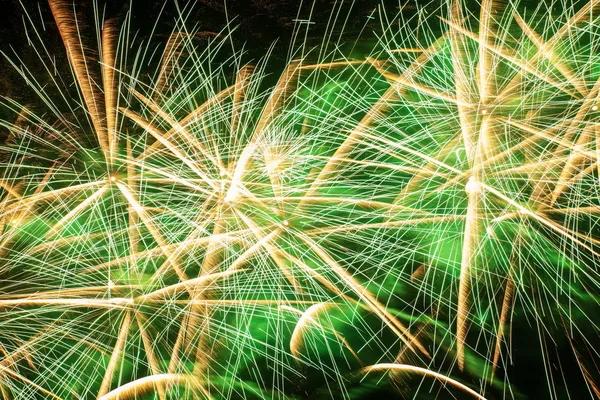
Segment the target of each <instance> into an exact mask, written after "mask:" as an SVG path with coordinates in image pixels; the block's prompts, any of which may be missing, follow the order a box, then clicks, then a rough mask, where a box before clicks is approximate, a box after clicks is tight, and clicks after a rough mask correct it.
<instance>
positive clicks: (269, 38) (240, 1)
mask: <svg viewBox="0 0 600 400" xmlns="http://www.w3.org/2000/svg"><path fill="white" fill-rule="evenodd" d="M411 1H412V0H411ZM98 3H99V4H100V6H101V8H102V7H104V6H105V7H106V16H107V17H116V18H117V19H121V20H122V19H123V17H124V15H125V13H126V11H127V10H128V9H129V8H130V1H129V0H98ZM195 3H196V4H195V5H194V6H193V8H192V9H193V11H192V13H191V15H190V16H189V17H188V22H190V23H192V22H193V24H197V27H198V29H199V30H200V31H210V32H219V31H221V30H223V29H224V28H225V27H226V26H227V23H228V20H229V21H232V22H231V23H230V26H231V27H235V31H234V33H233V35H232V37H233V41H234V44H235V46H236V47H237V48H238V49H240V48H242V46H243V47H244V48H245V49H246V50H247V52H248V56H249V57H250V58H251V59H257V58H260V56H261V55H263V54H264V53H265V52H266V51H267V50H268V49H269V47H271V45H272V44H273V43H274V42H276V43H277V45H276V47H275V51H274V53H273V56H274V57H273V58H274V59H275V60H277V59H280V60H284V59H285V58H286V57H287V53H288V52H287V50H288V48H289V45H290V42H291V37H292V33H293V30H294V25H295V22H294V20H296V19H297V18H300V19H307V18H308V17H309V15H310V13H311V9H312V18H311V20H312V21H315V24H313V25H312V26H311V29H310V33H309V38H308V42H309V43H310V45H311V46H312V45H317V44H318V43H319V41H320V40H321V39H322V32H323V30H324V29H325V27H326V24H327V22H328V20H329V17H330V15H331V14H332V12H333V11H337V10H338V8H336V6H335V3H336V2H335V1H333V0H314V1H313V0H304V1H300V0H227V1H226V2H225V1H224V0H197V1H196V2H195ZM338 3H339V2H338ZM403 3H405V2H403ZM75 4H76V5H77V10H78V12H79V13H80V15H79V18H80V20H81V21H87V23H88V26H87V27H86V28H84V32H85V33H88V35H89V34H92V35H93V32H94V29H93V27H92V26H90V24H91V23H92V22H91V21H93V18H94V16H93V7H92V5H93V0H76V1H75ZM179 4H180V6H183V5H185V4H187V2H186V1H185V0H179ZM225 4H226V6H225ZM381 4H384V6H383V7H384V9H385V10H386V12H387V13H391V14H395V13H397V12H398V7H399V3H398V1H397V0H391V1H384V2H381V1H380V0H358V1H355V2H354V4H351V2H349V1H346V2H345V3H344V5H343V6H342V9H341V10H342V11H341V13H340V14H341V15H344V16H345V15H349V17H348V19H347V21H348V22H347V25H346V28H345V30H344V33H343V37H344V38H345V39H346V40H351V41H355V40H356V37H357V36H358V34H359V33H361V32H362V35H363V37H364V36H370V35H371V36H372V32H373V31H374V30H377V29H378V27H379V18H374V19H369V18H368V17H369V15H371V14H373V12H374V10H377V8H378V6H380V5H381ZM313 5H314V7H313ZM406 8H407V9H414V6H411V5H409V6H408V7H406ZM161 10H162V11H161ZM0 11H1V13H0V14H1V15H0V21H1V22H0V50H1V51H3V52H4V53H6V54H8V55H9V56H10V58H11V59H15V58H16V56H18V57H19V58H21V59H22V61H24V63H25V64H26V65H27V66H28V67H31V68H41V66H40V65H38V64H39V60H38V59H37V56H36V54H35V49H34V47H32V46H29V45H28V39H27V36H28V35H29V36H32V35H34V33H33V32H32V30H31V28H30V27H28V29H27V30H26V29H25V25H24V21H23V20H24V19H25V20H27V19H28V18H30V19H31V20H32V21H33V23H34V24H35V25H36V26H37V27H38V29H40V31H41V32H40V33H41V34H42V35H43V39H44V43H45V44H46V45H47V47H48V49H49V51H50V52H51V53H53V55H55V56H56V57H57V58H60V57H64V47H62V43H61V42H60V36H59V35H58V32H57V30H56V26H55V24H54V20H53V18H52V15H51V13H50V9H49V6H48V4H47V2H46V1H44V0H41V1H37V0H0ZM131 11H132V16H133V18H132V27H133V31H136V30H139V35H140V36H143V35H148V34H149V32H150V31H151V30H152V28H153V26H154V24H155V22H156V21H157V18H158V17H159V16H160V19H158V21H159V23H158V25H157V30H156V32H155V35H154V38H155V39H157V40H161V38H162V39H163V40H164V41H166V39H167V37H168V34H169V33H170V32H171V31H172V29H173V26H174V24H173V21H174V19H175V18H176V17H177V7H176V6H175V2H174V0H133V2H132V5H131ZM375 13H377V11H375ZM42 21H43V24H42ZM28 25H29V24H28ZM365 27H366V29H363V28H365ZM44 28H45V31H44ZM338 34H339V32H338ZM91 39H92V40H87V41H86V43H88V45H93V44H94V40H93V38H91ZM36 46H37V47H39V44H38V42H36ZM15 53H16V54H15ZM65 61H66V58H65ZM0 72H1V73H2V79H1V80H0V95H3V96H8V97H12V98H17V99H18V100H20V101H24V102H30V101H34V100H33V99H32V95H31V94H30V93H27V92H26V91H25V92H24V91H23V90H21V88H22V78H21V77H20V76H19V75H18V74H17V73H16V71H14V69H13V67H12V66H11V65H10V64H9V63H8V62H7V61H6V59H5V58H4V57H0Z"/></svg>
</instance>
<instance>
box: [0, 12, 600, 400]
mask: <svg viewBox="0 0 600 400" xmlns="http://www.w3.org/2000/svg"><path fill="white" fill-rule="evenodd" d="M49 3H50V8H51V11H52V15H53V17H54V20H55V22H56V27H57V29H58V32H59V34H60V37H61V38H62V41H63V43H64V47H65V51H66V54H67V58H68V60H69V64H70V67H71V70H72V79H73V80H74V82H75V83H76V85H77V92H76V94H75V95H72V94H69V93H70V92H69V90H68V89H63V91H61V90H60V89H59V90H58V91H57V96H54V95H52V96H51V95H50V93H49V89H48V88H47V87H45V86H43V85H41V84H39V83H38V79H36V76H35V75H34V74H31V73H30V72H29V70H27V69H25V68H21V67H20V65H18V64H17V63H14V66H15V67H16V68H17V69H18V70H19V71H20V72H21V73H22V75H23V78H24V79H25V80H26V81H27V83H28V84H29V85H30V86H31V87H32V88H33V89H34V90H35V91H36V93H37V94H38V95H39V98H40V100H41V103H42V104H43V105H44V106H45V107H46V108H47V110H48V113H46V114H38V113H35V112H34V111H33V110H32V108H31V107H24V106H21V105H19V104H18V103H17V102H15V101H12V100H9V99H5V100H4V102H3V105H4V106H5V107H6V108H7V109H10V110H11V111H13V112H14V114H15V119H14V120H12V121H11V122H3V124H2V125H3V127H4V128H6V129H7V130H8V131H9V132H10V136H9V138H8V139H7V140H6V142H5V144H4V146H3V147H2V164H1V169H2V180H1V181H0V186H1V188H2V196H3V197H2V200H1V201H2V206H1V212H0V217H1V221H2V236H1V237H0V242H1V246H0V255H1V269H0V271H1V272H0V273H1V277H2V286H1V287H0V290H1V291H0V313H2V320H1V322H0V327H1V328H2V329H1V330H0V345H1V346H0V353H1V354H2V360H1V361H0V363H1V364H0V370H1V371H2V375H1V379H0V388H1V389H2V394H3V397H5V398H32V397H42V398H44V397H46V398H50V397H53V398H79V397H97V398H102V399H113V398H144V397H148V398H160V399H166V398H203V397H206V398H287V397H306V396H311V397H318V396H322V397H333V398H338V397H339V398H356V397H359V396H360V395H363V394H365V393H366V391H367V390H369V389H370V388H371V387H373V386H375V385H376V384H378V383H381V382H380V381H381V377H382V373H388V375H389V378H390V379H389V381H390V382H391V387H393V388H395V389H396V390H397V393H400V394H401V395H405V396H407V397H415V396H420V397H419V398H423V396H426V395H427V393H430V394H431V395H432V396H440V397H442V396H446V395H447V396H461V398H463V397H464V398H479V399H485V398H489V399H492V398H523V397H524V395H523V394H522V393H521V392H520V387H519V386H518V385H517V384H513V379H509V378H510V375H511V370H517V371H520V370H519V368H520V367H519V363H518V362H515V363H514V364H515V365H514V366H513V362H512V361H511V360H512V358H513V357H514V350H513V347H516V348H520V347H519V344H518V343H519V341H520V340H521V343H523V342H524V343H530V342H531V341H527V340H523V339H522V338H520V337H519V335H517V334H515V333H513V334H511V328H512V327H513V321H514V320H516V319H518V320H519V321H520V322H515V323H514V325H515V329H520V330H519V331H518V332H519V334H521V332H523V329H522V327H523V326H527V325H528V329H529V332H531V333H530V335H535V336H536V337H537V340H536V342H535V343H536V344H538V345H539V348H540V352H539V356H538V357H537V358H536V359H537V360H539V363H540V365H541V370H542V371H543V372H544V373H545V376H544V378H543V379H544V382H546V384H547V389H546V390H547V392H548V394H549V397H550V398H563V396H564V395H565V394H566V395H568V393H569V392H570V391H571V390H572V388H571V387H568V385H567V383H565V384H564V385H561V384H557V381H558V379H559V376H560V375H564V372H563V371H562V368H563V366H566V365H567V364H568V363H567V362H566V361H564V359H565V358H569V357H570V358H571V359H572V361H573V363H574V364H573V365H576V366H577V367H578V371H577V372H578V376H577V377H576V378H573V379H574V380H576V379H579V380H580V382H581V383H583V384H585V385H587V389H588V390H587V391H588V392H589V395H590V396H594V395H595V396H598V395H600V389H599V387H598V384H597V383H596V382H597V375H598V372H597V370H596V367H595V363H594V362H593V360H594V359H596V358H597V353H596V352H595V350H594V348H593V345H594V343H596V342H597V327H596V325H595V323H594V320H593V312H594V311H593V310H594V309H597V307H598V300H599V299H598V295H597V293H596V292H597V289H598V271H597V267H596V265H597V264H596V261H597V256H598V240H599V239H598V238H597V232H596V231H597V228H596V219H597V217H596V214H597V211H598V210H599V207H600V204H598V202H599V199H598V192H597V185H598V172H599V171H598V162H597V156H598V150H597V145H598V136H597V134H598V129H599V128H598V122H597V120H596V117H597V112H598V107H599V100H598V95H599V91H600V84H599V83H598V82H600V71H598V68H597V66H598V65H599V63H600V59H599V56H597V54H600V52H598V49H597V47H598V45H597V44H596V42H597V40H596V38H597V35H598V19H597V17H596V14H595V12H596V11H597V5H596V2H594V1H592V2H589V3H585V4H581V5H579V6H577V7H575V6H574V5H573V4H571V3H553V4H550V5H549V6H543V5H540V6H539V7H538V8H536V9H533V10H531V11H529V12H528V13H524V12H523V10H524V7H520V6H519V5H518V4H505V3H499V2H495V1H491V0H486V1H484V2H482V3H481V4H477V7H476V8H472V7H467V5H465V4H463V3H462V2H460V1H453V2H450V3H447V4H444V5H443V6H441V7H432V6H431V5H427V6H425V7H423V8H417V9H416V10H413V11H412V12H411V13H410V16H407V15H408V14H406V13H405V11H406V10H402V9H401V10H400V13H399V14H398V15H397V16H395V17H394V18H389V17H388V16H387V15H385V13H384V12H383V8H381V9H380V13H381V14H382V15H381V20H382V21H384V24H383V29H382V30H381V34H380V36H379V38H378V41H377V43H376V44H375V45H374V46H373V50H372V52H371V53H370V55H369V56H368V57H363V58H362V59H350V58H349V54H350V52H351V50H350V51H347V50H346V48H345V47H344V46H341V45H338V44H335V45H334V46H329V45H327V44H324V45H323V47H322V48H320V49H318V51H309V50H308V48H307V47H301V49H300V50H299V51H292V52H291V53H292V54H294V56H293V57H290V59H289V60H288V62H287V64H286V66H285V68H284V69H283V71H282V72H281V73H280V74H279V75H278V76H277V77H276V78H275V79H273V75H272V74H270V72H271V70H270V69H269V68H270V64H269V57H268V56H265V58H263V59H261V60H258V61H257V62H255V63H253V64H249V63H247V62H246V60H245V55H244V54H243V53H241V52H239V53H237V52H234V53H228V52H227V50H225V48H226V45H227V44H228V43H229V39H230V38H229V36H228V35H227V34H225V33H221V34H219V33H210V32H201V31H198V30H197V29H194V28H190V27H189V24H187V22H189V21H186V20H185V15H186V13H187V12H188V11H189V10H187V8H184V9H183V10H180V15H179V18H178V19H177V22H176V27H175V31H174V32H173V34H171V36H170V37H169V39H168V40H167V42H166V44H165V45H164V46H163V47H161V51H150V50H149V49H150V42H147V43H137V42H135V41H130V40H129V39H128V38H129V34H128V32H129V30H130V24H131V21H130V20H129V16H128V17H127V18H126V19H125V21H124V22H123V23H122V24H119V23H117V21H113V20H106V21H105V20H102V19H101V18H100V17H98V23H97V25H96V30H97V35H96V36H97V41H98V48H97V55H94V54H92V53H93V52H92V51H91V50H90V49H89V48H87V47H85V45H84V43H83V42H84V40H83V34H82V31H81V29H80V25H79V23H78V20H77V18H76V15H75V8H74V6H73V4H72V3H70V2H66V1H59V0H51V1H50V2H49ZM557 8H559V9H560V10H559V11H558V12H557V11H555V10H556V9H557ZM335 24H336V23H335V22H333V23H332V25H331V26H330V25H328V27H327V31H328V32H329V30H331V32H333V31H334V29H335V27H336V25H335ZM30 29H32V30H33V32H35V33H36V36H37V37H40V36H39V33H38V31H37V30H36V28H35V24H32V25H31V28H30ZM134 45H135V46H137V48H139V51H136V52H132V51H131V48H133V47H134ZM330 47H333V50H331V51H329V49H330ZM40 49H42V50H40V51H39V55H40V57H41V59H42V60H44V61H48V60H52V58H51V57H50V56H49V53H48V52H47V51H46V48H45V47H44V46H43V44H40ZM293 50H295V49H293ZM132 53H133V55H132ZM317 53H318V55H317ZM48 65H52V64H51V63H50V64H48ZM144 65H154V68H153V70H151V71H147V70H146V69H145V68H144V67H143V66H144ZM47 72H48V73H49V74H50V76H51V80H52V81H53V83H54V85H55V86H56V88H61V87H64V86H65V85H64V82H63V81H62V79H63V78H60V77H59V76H55V74H54V73H53V71H52V68H50V67H49V68H48V70H47ZM64 79H65V80H67V78H66V77H65V78H64ZM55 97H57V99H56V100H54V98H55ZM63 109H66V110H67V111H63ZM558 337H561V338H564V339H560V340H564V341H566V342H567V343H568V344H567V346H568V349H569V351H570V353H569V354H568V355H565V354H564V353H559V352H558V350H557V349H558V345H557V344H556V343H558V341H559V339H557V338H558ZM552 342H554V344H553V343H552ZM561 359H562V360H563V361H561ZM556 365H558V367H556ZM516 380H517V381H518V380H519V379H516Z"/></svg>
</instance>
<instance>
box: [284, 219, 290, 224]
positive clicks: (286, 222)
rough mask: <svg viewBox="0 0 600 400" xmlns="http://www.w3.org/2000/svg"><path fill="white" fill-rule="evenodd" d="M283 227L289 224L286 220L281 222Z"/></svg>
mask: <svg viewBox="0 0 600 400" xmlns="http://www.w3.org/2000/svg"><path fill="white" fill-rule="evenodd" d="M282 224H283V226H288V225H289V224H290V223H289V222H288V220H287V219H284V220H283V222H282Z"/></svg>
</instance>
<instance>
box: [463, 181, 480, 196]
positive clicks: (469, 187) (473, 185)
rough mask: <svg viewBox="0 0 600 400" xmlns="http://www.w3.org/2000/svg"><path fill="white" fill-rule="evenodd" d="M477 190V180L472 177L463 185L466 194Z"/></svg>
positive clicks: (478, 186) (478, 187) (478, 188)
mask: <svg viewBox="0 0 600 400" xmlns="http://www.w3.org/2000/svg"><path fill="white" fill-rule="evenodd" d="M479 190H480V185H479V182H477V180H476V179H475V178H474V177H470V178H469V181H468V182H467V184H466V185H465V192H467V194H471V193H476V192H479Z"/></svg>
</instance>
